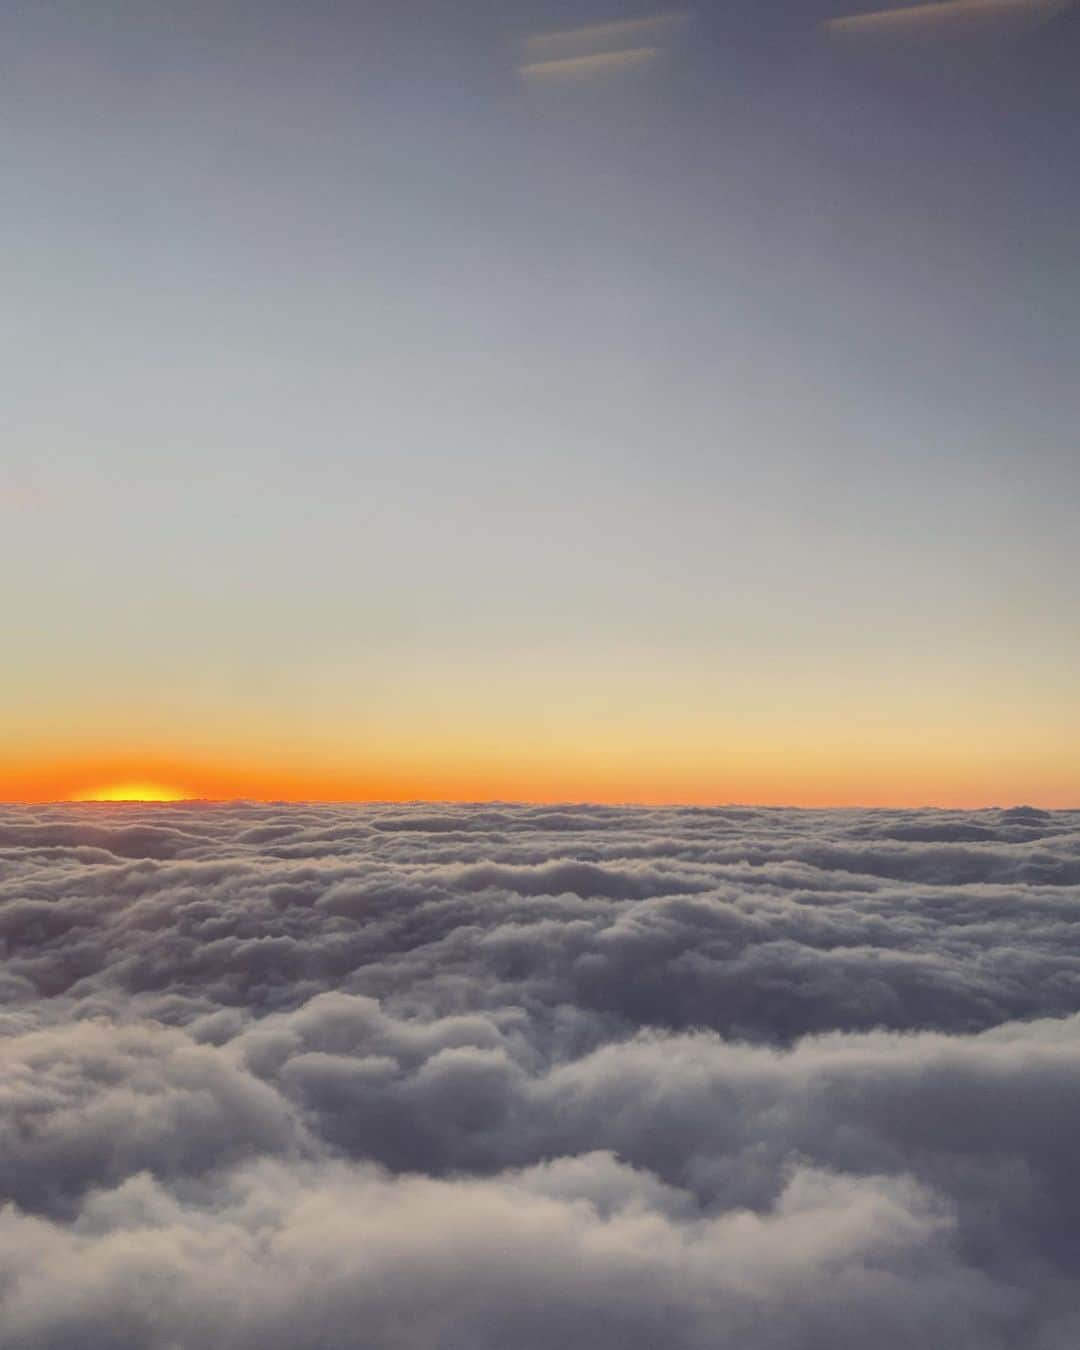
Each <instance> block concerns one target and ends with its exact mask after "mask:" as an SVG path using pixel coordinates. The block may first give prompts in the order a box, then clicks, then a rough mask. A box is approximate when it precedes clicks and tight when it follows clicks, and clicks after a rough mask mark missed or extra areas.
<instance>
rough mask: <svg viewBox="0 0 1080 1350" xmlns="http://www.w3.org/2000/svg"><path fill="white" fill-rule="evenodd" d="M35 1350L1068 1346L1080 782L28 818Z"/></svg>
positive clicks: (17, 1106) (1074, 1321) (5, 1226)
mask: <svg viewBox="0 0 1080 1350" xmlns="http://www.w3.org/2000/svg"><path fill="white" fill-rule="evenodd" d="M0 943H2V944H3V948H2V949H3V953H4V961H3V964H2V966H0V1000H2V1006H0V1033H2V1039H0V1103H2V1106H0V1196H2V1200H3V1208H2V1209H0V1323H2V1325H3V1326H4V1328H5V1333H4V1335H5V1345H10V1346H11V1347H13V1348H14V1350H44V1348H45V1347H49V1350H67V1348H68V1347H71V1348H72V1350H74V1347H79V1350H105V1347H109V1350H113V1348H114V1347H116V1346H121V1345H122V1346H125V1347H129V1346H130V1347H138V1348H139V1350H141V1348H142V1347H146V1348H147V1350H159V1348H160V1350H165V1347H178V1346H179V1347H185V1350H186V1347H192V1350H194V1347H196V1346H198V1347H221V1348H222V1350H225V1347H228V1350H248V1347H251V1350H254V1348H255V1347H259V1350H263V1348H264V1347H269V1348H270V1350H276V1348H277V1347H281V1350H285V1348H286V1347H288V1350H306V1348H307V1347H312V1348H314V1347H316V1346H318V1347H338V1346H341V1347H346V1346H352V1345H355V1344H356V1338H357V1335H358V1334H360V1333H359V1332H358V1328H362V1329H363V1330H362V1335H363V1340H364V1344H365V1345H370V1346H373V1347H379V1348H380V1350H381V1348H382V1347H387V1350H391V1348H392V1350H412V1347H417V1348H419V1347H421V1346H423V1347H430V1346H433V1345H438V1346H440V1347H449V1350H459V1347H460V1350H466V1347H468V1348H469V1350H487V1347H491V1348H492V1350H494V1347H496V1346H498V1347H502V1346H506V1345H513V1346H515V1347H518V1346H520V1347H526V1350H547V1347H554V1346H557V1345H558V1346H562V1345H566V1344H586V1343H587V1344H590V1345H596V1346H601V1347H616V1346H619V1347H624V1346H628V1347H642V1350H644V1348H645V1347H649V1350H652V1348H653V1347H655V1346H657V1345H660V1344H664V1345H667V1346H672V1347H675V1348H676V1350H684V1348H685V1350H704V1348H705V1347H710V1348H712V1347H721V1350H727V1347H732V1350H734V1347H736V1346H738V1347H740V1350H774V1347H778V1346H781V1345H782V1346H784V1347H790V1348H791V1350H817V1348H818V1347H821V1346H825V1345H828V1346H830V1347H835V1348H837V1350H857V1348H858V1350H861V1348H862V1347H865V1346H866V1345H869V1344H875V1345H880V1346H883V1347H888V1348H889V1350H891V1348H892V1347H896V1348H897V1350H899V1348H900V1347H916V1346H918V1347H925V1346H942V1347H945V1346H949V1347H950V1350H951V1348H952V1347H959V1348H960V1350H969V1348H970V1350H1014V1348H1015V1350H1020V1347H1024V1350H1029V1348H1030V1350H1065V1347H1067V1346H1069V1347H1071V1346H1072V1345H1073V1344H1075V1343H1076V1338H1077V1335H1078V1334H1080V1295H1078V1294H1077V1288H1078V1287H1080V1286H1078V1284H1077V1279H1076V1276H1077V1274H1078V1265H1080V1181H1078V1180H1077V1178H1078V1177H1080V1166H1078V1164H1080V1146H1078V1145H1077V1143H1076V1140H1077V1139H1078V1138H1080V813H1067V812H1056V813H1047V812H1042V811H1037V810H1033V809H1030V808H1015V809H1012V810H1003V811H984V812H977V813H964V812H944V811H935V812H915V811H866V812H857V811H850V812H848V811H845V812H813V811H783V810H754V809H746V808H718V809H711V810H710V809H685V810H678V809H665V810H648V809H625V810H624V809H620V808H613V807H585V806H583V807H562V808H552V807H514V806H507V805H488V806H477V807H460V806H453V807H439V806H430V805H429V806H417V807H401V806H393V807H371V808H363V807H320V806H254V805H245V804H236V805H233V806H229V807H218V806H215V807H209V806H205V805H198V804H187V803H183V804H175V805H168V806H158V807H113V806H107V805H106V806H95V807H92V808H89V807H81V808H80V807H62V806H51V807H35V808H10V807H9V808H0Z"/></svg>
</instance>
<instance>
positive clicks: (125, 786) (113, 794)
mask: <svg viewBox="0 0 1080 1350" xmlns="http://www.w3.org/2000/svg"><path fill="white" fill-rule="evenodd" d="M186 797H187V793H186V792H182V791H180V789H179V788H172V787H165V786H164V785H163V784H161V783H110V784H109V785H108V786H106V787H96V788H86V789H84V790H83V791H82V792H76V793H73V794H72V801H76V802H182V801H184V800H185V798H186Z"/></svg>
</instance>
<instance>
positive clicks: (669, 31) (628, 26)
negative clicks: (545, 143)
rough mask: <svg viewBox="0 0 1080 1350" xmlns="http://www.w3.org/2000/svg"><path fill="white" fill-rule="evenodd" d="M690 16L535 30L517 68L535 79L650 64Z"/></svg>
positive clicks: (680, 14) (656, 16)
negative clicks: (539, 31) (546, 30)
mask: <svg viewBox="0 0 1080 1350" xmlns="http://www.w3.org/2000/svg"><path fill="white" fill-rule="evenodd" d="M689 19H690V14H689V12H671V13H664V14H654V15H647V16H645V17H642V18H635V19H622V20H617V21H614V22H612V23H601V24H586V25H582V26H580V27H575V28H563V29H558V30H555V31H552V32H546V33H535V34H533V35H532V36H531V37H529V38H527V39H526V40H525V46H524V58H525V59H524V61H523V62H522V64H521V65H520V66H519V67H518V70H519V73H520V74H521V75H522V77H523V78H524V79H526V80H531V81H533V80H582V79H590V78H593V77H595V76H602V75H607V74H613V73H615V72H618V71H624V70H630V69H633V68H635V67H640V66H645V65H649V64H650V63H652V62H653V61H655V60H656V58H657V57H658V56H660V55H662V53H663V52H665V51H666V50H667V49H668V47H669V45H670V43H671V42H672V40H673V39H674V37H675V36H676V35H677V34H678V33H679V32H680V30H681V29H682V28H684V27H685V25H686V24H687V23H688V22H689Z"/></svg>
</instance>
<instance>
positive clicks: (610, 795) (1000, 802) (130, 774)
mask: <svg viewBox="0 0 1080 1350" xmlns="http://www.w3.org/2000/svg"><path fill="white" fill-rule="evenodd" d="M1048 770H1049V771H1048ZM87 784H96V785H97V786H94V787H88V786H87ZM181 784H182V785H183V786H182V787H181V786H179V785H181ZM0 800H3V801H21V802H61V801H82V802H114V803H115V802H124V801H128V802H137V801H143V802H163V803H167V802H178V801H184V800H206V801H233V800H248V801H298V802H303V801H309V802H317V801H325V802H357V803H362V802H408V801H442V802H455V801H456V802H482V801H522V802H537V803H554V802H583V801H592V802H598V803H609V804H614V803H625V804H628V805H635V804H636V805H653V806H661V805H697V806H707V805H718V804H725V803H728V804H730V803H736V802H737V803H742V804H751V805H760V806H803V807H833V806H835V807H843V806H881V807H919V806H939V807H951V808H956V809H965V808H967V809H978V808H981V807H991V806H1010V805H1016V804H1018V803H1021V802H1022V803H1026V804H1030V805H1033V806H1041V807H1045V808H1055V807H1056V808H1069V807H1075V806H1077V805H1078V794H1077V792H1076V790H1075V783H1074V782H1073V781H1072V780H1071V779H1069V778H1068V777H1067V776H1065V775H1061V774H1059V773H1054V772H1053V769H1052V768H1051V766H1036V765H1024V766H1022V767H1021V766H1018V765H1016V764H1008V765H1005V764H1003V765H999V766H991V765H988V764H986V763H983V764H971V765H968V766H966V767H965V768H964V770H963V772H960V771H958V770H957V769H956V768H955V767H954V766H946V765H945V764H943V763H934V764H922V763H916V762H910V763H903V764H897V763H891V764H888V765H874V764H872V763H869V762H866V761H863V762H846V761H842V760H841V759H840V758H838V757H837V758H832V759H830V760H829V761H827V762H825V761H821V762H819V761H818V760H817V758H816V757H813V758H811V757H809V756H794V755H793V756H791V757H790V758H788V759H784V758H782V757H769V758H767V759H766V758H764V757H763V758H762V759H761V760H759V761H757V762H750V761H747V760H746V759H743V758H742V757H738V756H730V757H724V756H721V755H717V756H716V758H715V760H712V762H710V757H707V756H703V757H702V758H700V759H695V760H689V759H685V758H682V757H680V756H677V755H671V756H665V755H662V754H655V753H653V754H643V755H634V754H630V753H626V754H625V755H619V754H615V753H610V752H609V753H601V752H597V753H596V754H590V755H581V756H580V757H577V758H575V759H574V760H573V761H572V762H567V760H566V759H565V758H562V759H561V760H558V761H556V762H548V761H545V760H543V759H540V758H536V757H533V758H528V757H521V758H518V759H514V758H513V757H509V756H508V757H507V759H506V760H504V761H501V762H500V761H498V760H496V759H495V758H494V757H491V758H488V757H487V756H484V757H482V758H481V757H478V758H473V759H466V758H464V757H462V758H461V759H456V760H452V761H443V762H442V763H437V762H429V763H416V762H409V763H398V762H393V763H378V762H376V763H369V764H366V765H360V764H358V765H356V766H354V767H342V766H341V765H329V764H309V765H307V766H303V767H299V766H296V765H293V764H288V763H281V762H277V763H274V762H266V761H265V760H264V761H248V763H247V765H246V766H245V767H238V766H236V765H233V764H228V763H217V764H215V763H213V762H211V761H207V760H203V761H201V762H190V761H176V760H171V759H170V760H165V759H157V760H155V759H151V758H150V757H143V758H142V759H141V760H139V761H134V760H132V759H125V760H107V759H105V758H104V757H102V758H101V759H98V760H90V759H89V758H86V759H82V760H81V761H76V762H72V761H70V760H69V761H66V762H65V761H61V762H56V761H54V762H52V763H42V762H40V761H26V762H23V763H22V764H21V765H13V764H10V763H9V764H8V765H6V766H5V769H4V771H3V773H2V774H0Z"/></svg>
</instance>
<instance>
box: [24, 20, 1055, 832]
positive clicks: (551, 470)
mask: <svg viewBox="0 0 1080 1350" xmlns="http://www.w3.org/2000/svg"><path fill="white" fill-rule="evenodd" d="M871 8H873V6H872V5H869V4H853V5H851V6H844V5H843V4H833V3H829V2H828V0H821V2H820V3H818V0H790V3H782V2H781V0H777V2H776V3H767V2H766V0H732V3H731V4H729V5H725V6H716V7H715V8H714V7H711V6H710V7H709V8H708V9H705V8H702V9H699V10H698V11H697V12H696V13H689V12H685V11H677V10H668V11H666V13H668V14H669V15H671V14H674V15H679V14H680V13H681V14H682V17H681V18H679V17H676V18H674V19H672V21H671V22H669V23H664V24H655V23H654V24H651V25H646V26H645V27H644V28H642V29H635V30H629V29H627V30H624V31H623V32H622V33H621V34H620V33H619V32H614V33H609V34H608V36H607V37H600V38H598V37H596V35H591V36H590V35H589V34H585V35H582V34H580V33H576V34H575V33H571V34H570V35H569V36H567V37H562V38H558V39H556V40H550V39H547V38H544V37H542V36H541V37H540V38H539V40H538V35H544V34H548V33H551V32H561V31H565V30H567V29H577V28H580V26H581V25H584V24H588V23H593V22H602V21H615V20H622V21H625V20H626V19H628V18H633V17H642V16H645V17H648V16H650V15H655V14H657V13H658V12H661V11H658V10H656V9H655V8H654V9H650V8H648V7H647V6H646V7H639V8H637V9H634V8H631V7H629V6H627V5H626V4H620V3H617V0H609V2H608V3H606V4H601V3H597V4H592V3H573V4H571V3H566V0H561V2H559V0H552V2H550V3H540V2H539V0H535V2H533V0H503V2H502V3H498V4H496V3H494V0H463V3H460V4H445V3H443V4H436V3H434V2H433V0H427V2H424V0H416V3H411V2H410V0H403V2H402V3H389V0H386V2H385V3H382V4H374V3H368V4H362V3H353V4H349V3H335V4H329V3H322V0H316V3H312V4H305V5H299V4H284V3H280V2H275V0H263V3H258V4H256V3H249V2H247V0H217V2H216V3H209V2H208V0H186V2H185V3H166V2H165V0H139V3H135V0H131V2H130V3H120V2H119V0H98V2H97V3H95V4H92V5H87V4H85V3H84V2H83V0H78V3H76V0H54V2H53V3H48V4H42V3H41V0H32V2H31V0H14V2H13V3H10V4H8V5H6V6H5V7H4V12H3V15H2V17H0V52H2V56H0V66H2V69H0V74H2V80H0V125H2V127H3V131H2V133H0V155H2V167H3V176H4V184H5V188H4V210H3V212H2V214H0V231H2V234H3V266H4V269H5V273H6V277H5V286H4V292H5V297H6V299H5V305H4V307H3V310H2V311H0V347H2V369H3V372H4V374H3V380H4V389H5V396H4V399H3V404H2V408H3V421H4V426H3V442H2V444H3V450H2V452H0V453H2V460H0V561H2V565H3V569H4V572H3V575H4V585H3V594H4V604H3V611H2V614H3V620H4V625H3V626H4V643H3V662H2V664H0V796H5V797H9V798H37V799H42V798H44V799H48V798H55V797H66V796H70V795H72V794H75V793H78V792H83V791H86V790H91V789H94V788H96V787H98V786H106V785H108V784H110V783H116V782H127V781H135V782H147V781H149V782H161V783H165V784H166V785H169V786H172V787H175V788H176V789H178V790H183V791H184V792H190V793H192V794H195V795H210V796H232V795H243V796H274V797H277V796H282V797H288V796H300V797H332V798H352V797H357V798H365V797H428V796H431V797H445V798H454V797H520V798H543V799H551V798H574V799H580V798H590V797H595V798H605V799H615V800H646V801H649V800H651V801H655V800H669V801H670V800H675V801H678V800H696V801H709V800H712V801H730V800H736V799H740V800H753V801H761V802H765V801H773V802H778V801H783V802H802V803H833V802H862V803H938V804H964V805H980V804H990V803H1002V802H1010V801H1017V800H1027V801H1031V802H1033V803H1035V804H1039V805H1047V806H1052V805H1066V804H1074V805H1075V804H1076V803H1077V802H1078V801H1080V767H1078V765H1080V754H1078V752H1080V712H1078V699H1077V678H1076V669H1077V658H1078V656H1080V603H1078V595H1080V590H1078V587H1077V581H1076V578H1077V575H1080V532H1078V531H1077V528H1076V526H1077V501H1078V490H1080V447H1078V431H1077V428H1078V427H1080V379H1078V378H1077V371H1078V369H1080V359H1078V358H1080V339H1078V336H1077V335H1078V332H1080V174H1078V173H1077V170H1076V165H1077V151H1078V148H1080V132H1078V131H1077V126H1078V125H1080V92H1078V91H1080V82H1078V81H1077V79H1076V72H1077V69H1078V66H1077V53H1078V43H1077V37H1076V33H1077V15H1078V13H1080V11H1078V10H1077V9H1076V8H1072V9H1066V10H1065V11H1063V12H1061V13H1058V14H1054V15H1052V16H1050V17H1049V18H1048V17H1047V14H1046V13H1043V12H1040V13H1039V14H1038V15H1034V14H1026V13H1025V14H1020V15H1019V16H1016V15H1006V16H1005V17H1003V18H998V19H995V20H994V21H993V22H985V23H984V22H982V21H980V20H978V19H976V18H970V16H968V15H964V16H961V17H962V18H963V22H956V23H945V22H944V21H943V22H942V23H941V24H936V23H923V24H919V25H915V26H914V27H913V28H912V31H911V32H909V31H908V26H907V25H882V26H879V28H875V29H874V30H873V31H872V32H871V31H867V32H865V33H864V32H862V31H861V30H860V31H858V32H855V31H851V32H849V31H847V30H844V31H842V32H841V31H835V30H833V31H828V30H824V29H822V28H821V27H820V21H821V20H824V19H827V18H829V17H835V16H837V15H846V14H850V13H855V12H860V11H863V10H867V9H871ZM878 8H881V6H878ZM969 19H970V21H969ZM901 30H902V31H901ZM642 47H645V48H655V49H656V50H654V51H652V52H651V53H649V55H648V56H647V59H643V60H641V61H640V62H637V61H626V60H622V59H621V58H620V59H616V60H596V59H594V58H595V55H596V53H597V51H599V52H601V53H604V52H607V53H609V54H610V52H611V51H614V53H615V54H616V56H618V53H619V52H620V51H623V50H635V51H637V50H640V49H641V48H642ZM552 53H554V54H555V57H556V58H557V59H563V58H565V57H566V56H567V54H570V55H573V54H574V53H578V54H580V55H581V56H583V57H586V58H588V59H583V60H582V61H581V62H580V63H579V64H578V65H577V66H575V67H573V68H569V67H566V66H562V67H559V68H555V67H548V68H540V69H538V68H537V67H538V65H539V66H540V67H543V66H544V62H545V61H546V60H547V59H548V58H549V57H550V56H551V55H552ZM522 67H527V68H526V69H524V70H523V69H522Z"/></svg>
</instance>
